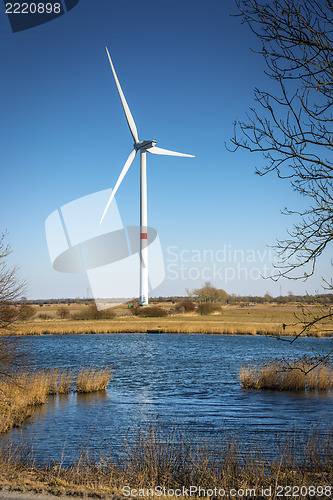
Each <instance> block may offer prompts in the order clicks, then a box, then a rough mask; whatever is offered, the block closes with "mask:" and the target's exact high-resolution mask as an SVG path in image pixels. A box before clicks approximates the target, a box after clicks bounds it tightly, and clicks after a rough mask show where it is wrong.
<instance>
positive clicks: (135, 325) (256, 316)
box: [15, 303, 329, 336]
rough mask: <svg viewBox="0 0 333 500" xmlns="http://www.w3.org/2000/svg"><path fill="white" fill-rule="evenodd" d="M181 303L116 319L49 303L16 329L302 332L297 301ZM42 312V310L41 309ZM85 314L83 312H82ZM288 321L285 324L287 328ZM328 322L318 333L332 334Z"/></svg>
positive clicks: (119, 312) (118, 312)
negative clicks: (210, 308)
mask: <svg viewBox="0 0 333 500" xmlns="http://www.w3.org/2000/svg"><path fill="white" fill-rule="evenodd" d="M176 305H177V304H168V305H166V304H165V303H164V304H162V306H163V307H164V308H167V307H168V308H169V307H170V309H169V310H168V312H169V316H168V317H166V318H141V317H136V316H133V315H132V313H131V312H130V310H128V309H126V305H122V306H119V307H115V308H112V310H111V311H113V312H114V313H115V317H114V318H113V319H87V320H82V319H81V320H80V321H79V320H74V319H73V317H75V316H80V317H83V316H84V314H85V313H86V311H87V310H88V309H89V306H86V305H79V304H71V306H70V307H69V306H66V307H68V309H69V310H70V318H69V319H60V318H59V317H58V315H57V311H58V308H59V307H61V306H59V305H58V306H57V305H46V306H44V307H43V308H40V309H41V310H42V311H43V313H44V314H47V315H48V317H50V318H51V319H43V320H41V319H40V318H38V314H36V315H35V318H34V319H33V320H30V321H24V322H21V323H19V324H18V325H17V328H16V330H15V331H16V333H17V334H22V335H42V334H85V333H93V334H94V333H133V332H137V333H146V332H147V330H154V329H158V330H160V331H162V332H165V333H207V334H231V335H237V334H239V335H241V334H243V335H275V336H279V335H284V336H293V335H295V334H297V333H299V332H300V327H299V326H297V325H296V324H295V323H296V319H295V316H294V314H295V313H296V312H299V309H298V307H297V305H295V304H294V305H290V306H276V305H274V304H272V305H265V306H259V305H257V306H254V307H235V306H223V307H222V309H221V311H219V312H216V313H214V314H210V315H208V316H205V317H204V319H203V317H202V316H200V315H199V314H197V313H196V312H186V313H184V314H179V313H177V310H176ZM38 312H39V311H38ZM82 315H83V316H82ZM283 325H285V328H283ZM325 328H326V327H325V325H324V326H323V329H322V330H321V331H320V332H316V333H315V335H316V336H325V335H329V332H328V331H326V330H325Z"/></svg>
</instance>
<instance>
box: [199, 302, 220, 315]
mask: <svg viewBox="0 0 333 500" xmlns="http://www.w3.org/2000/svg"><path fill="white" fill-rule="evenodd" d="M218 310H219V307H218V306H216V305H214V304H212V303H211V302H204V303H203V304H199V305H198V307H197V311H198V313H199V314H201V316H207V315H208V314H212V313H213V312H215V311H218Z"/></svg>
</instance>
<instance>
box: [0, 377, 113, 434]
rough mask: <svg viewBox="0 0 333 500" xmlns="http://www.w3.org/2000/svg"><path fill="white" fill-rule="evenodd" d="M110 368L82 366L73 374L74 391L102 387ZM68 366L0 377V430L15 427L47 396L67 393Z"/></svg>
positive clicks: (105, 384) (44, 400) (69, 386)
mask: <svg viewBox="0 0 333 500" xmlns="http://www.w3.org/2000/svg"><path fill="white" fill-rule="evenodd" d="M111 375H112V374H111V371H110V369H107V368H103V369H99V368H97V369H96V368H92V367H88V368H82V369H81V370H80V372H79V374H78V376H77V380H76V384H77V391H78V392H93V391H100V390H105V389H106V386H107V384H108V382H109V380H110V379H111ZM74 378H75V376H74V373H73V372H72V371H71V370H68V369H66V368H65V369H57V368H55V369H50V370H41V371H37V372H22V373H18V374H16V375H12V376H7V377H3V378H1V379H0V433H2V432H6V431H8V430H10V429H12V428H13V427H18V426H20V425H21V424H22V422H23V421H24V420H25V419H26V418H28V417H29V416H30V415H31V413H32V412H33V408H34V407H35V406H37V405H40V404H44V403H46V401H47V396H48V395H54V394H65V393H68V392H69V391H70V390H71V388H73V384H74Z"/></svg>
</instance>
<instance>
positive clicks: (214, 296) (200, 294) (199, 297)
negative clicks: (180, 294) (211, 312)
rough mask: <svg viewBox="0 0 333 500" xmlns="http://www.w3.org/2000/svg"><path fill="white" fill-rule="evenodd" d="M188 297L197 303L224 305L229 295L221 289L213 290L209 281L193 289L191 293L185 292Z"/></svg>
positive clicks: (213, 287)
mask: <svg viewBox="0 0 333 500" xmlns="http://www.w3.org/2000/svg"><path fill="white" fill-rule="evenodd" d="M187 293H188V295H189V297H191V298H193V299H194V300H196V301H197V302H218V303H224V302H226V301H227V299H228V297H229V295H228V294H227V292H225V291H224V290H222V289H218V288H215V286H213V285H212V284H211V283H210V282H209V281H207V282H206V283H205V284H204V286H203V287H201V288H195V289H194V290H193V291H192V292H190V291H187Z"/></svg>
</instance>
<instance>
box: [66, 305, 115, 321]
mask: <svg viewBox="0 0 333 500" xmlns="http://www.w3.org/2000/svg"><path fill="white" fill-rule="evenodd" d="M115 317H116V313H115V312H114V311H112V310H111V309H105V310H104V311H98V309H97V307H96V304H92V305H90V306H89V307H85V308H84V310H83V311H82V312H80V313H77V314H74V315H73V319H76V320H92V319H113V318H115Z"/></svg>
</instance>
